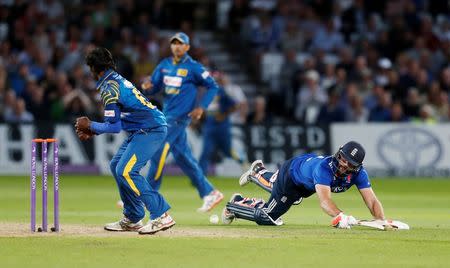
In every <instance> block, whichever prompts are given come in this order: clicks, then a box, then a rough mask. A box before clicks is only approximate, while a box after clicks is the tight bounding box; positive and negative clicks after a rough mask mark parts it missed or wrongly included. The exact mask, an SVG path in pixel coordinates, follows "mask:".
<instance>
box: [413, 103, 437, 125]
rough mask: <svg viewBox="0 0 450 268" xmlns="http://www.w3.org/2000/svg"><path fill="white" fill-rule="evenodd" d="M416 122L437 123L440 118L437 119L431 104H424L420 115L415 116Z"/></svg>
mask: <svg viewBox="0 0 450 268" xmlns="http://www.w3.org/2000/svg"><path fill="white" fill-rule="evenodd" d="M414 122H416V123H425V124H436V123H437V122H438V120H437V119H436V115H435V113H434V111H433V107H431V105H429V104H423V105H422V106H421V107H420V111H419V117H416V118H414Z"/></svg>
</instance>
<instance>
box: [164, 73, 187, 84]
mask: <svg viewBox="0 0 450 268" xmlns="http://www.w3.org/2000/svg"><path fill="white" fill-rule="evenodd" d="M182 80H183V79H182V78H181V77H177V76H169V75H165V76H164V80H163V81H164V84H165V85H166V86H170V87H181V81H182Z"/></svg>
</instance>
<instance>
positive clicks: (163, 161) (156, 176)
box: [155, 142, 170, 181]
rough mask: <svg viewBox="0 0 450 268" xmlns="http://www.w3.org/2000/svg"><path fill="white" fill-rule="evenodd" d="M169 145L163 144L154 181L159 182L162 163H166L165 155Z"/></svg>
mask: <svg viewBox="0 0 450 268" xmlns="http://www.w3.org/2000/svg"><path fill="white" fill-rule="evenodd" d="M169 149H170V144H169V143H168V142H166V144H164V149H163V151H162V154H161V158H160V159H159V164H158V170H157V171H156V175H155V181H157V180H159V178H160V177H161V174H162V170H163V168H164V163H165V162H166V158H167V154H168V153H169Z"/></svg>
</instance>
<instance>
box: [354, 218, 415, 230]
mask: <svg viewBox="0 0 450 268" xmlns="http://www.w3.org/2000/svg"><path fill="white" fill-rule="evenodd" d="M357 225H360V226H366V227H370V228H375V229H379V230H391V229H393V230H409V225H408V224H406V223H404V222H401V221H396V220H359V221H358V223H357Z"/></svg>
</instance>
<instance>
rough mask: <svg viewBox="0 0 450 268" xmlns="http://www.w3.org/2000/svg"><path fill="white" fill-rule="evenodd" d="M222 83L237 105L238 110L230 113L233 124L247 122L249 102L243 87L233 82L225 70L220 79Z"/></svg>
mask: <svg viewBox="0 0 450 268" xmlns="http://www.w3.org/2000/svg"><path fill="white" fill-rule="evenodd" d="M220 82H221V85H222V87H223V88H224V90H225V92H226V94H227V95H229V96H230V97H231V98H232V99H233V100H234V102H235V103H236V105H237V108H236V111H234V112H233V113H232V114H231V115H230V121H231V123H232V124H239V125H242V124H245V122H246V120H247V115H248V108H249V107H248V102H247V97H246V96H245V93H244V91H243V90H242V88H241V87H240V86H239V85H238V84H235V83H232V82H231V80H230V77H229V76H228V75H227V74H226V73H225V72H223V73H222V75H221V79H220Z"/></svg>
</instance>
